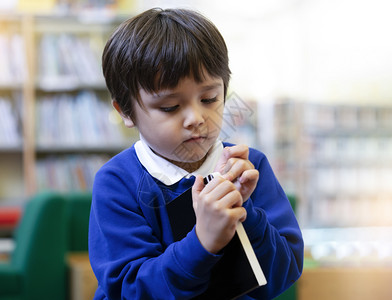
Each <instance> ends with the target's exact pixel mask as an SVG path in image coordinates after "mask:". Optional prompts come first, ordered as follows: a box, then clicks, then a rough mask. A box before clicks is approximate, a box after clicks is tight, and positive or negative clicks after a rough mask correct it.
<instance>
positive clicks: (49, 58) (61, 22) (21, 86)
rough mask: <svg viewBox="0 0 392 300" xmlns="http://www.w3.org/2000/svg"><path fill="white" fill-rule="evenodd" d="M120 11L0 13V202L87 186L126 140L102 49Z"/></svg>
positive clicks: (130, 138)
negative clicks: (113, 13)
mask: <svg viewBox="0 0 392 300" xmlns="http://www.w3.org/2000/svg"><path fill="white" fill-rule="evenodd" d="M123 20H125V18H123V17H121V16H110V17H106V18H98V19H97V18H91V16H89V18H88V19H86V18H84V17H83V15H77V14H75V15H69V14H68V15H38V14H9V15H5V14H0V113H1V115H2V118H1V121H0V164H1V169H0V205H2V204H8V203H10V204H17V203H22V202H24V200H25V199H26V198H27V197H29V196H30V195H32V194H34V193H36V192H38V191H41V190H45V189H54V190H59V191H70V190H72V191H73V190H89V189H91V186H92V181H93V176H94V174H95V172H96V170H97V169H98V168H99V167H100V166H101V165H102V164H103V163H104V162H105V161H107V160H108V159H109V158H110V157H111V156H113V155H114V154H116V153H118V152H120V151H121V150H122V149H125V148H126V147H129V146H130V145H131V144H132V142H133V141H134V140H136V137H137V132H136V131H131V132H130V131H129V130H126V129H125V128H124V127H123V125H122V123H121V119H119V117H118V116H117V114H116V113H115V111H114V110H113V109H112V108H111V105H110V98H109V97H110V96H109V93H108V92H107V90H106V86H105V83H104V78H103V76H102V71H101V53H102V50H103V47H104V44H105V43H106V40H107V38H108V36H109V34H110V33H111V32H112V30H113V29H114V28H115V27H116V26H117V25H118V24H120V22H122V21H123Z"/></svg>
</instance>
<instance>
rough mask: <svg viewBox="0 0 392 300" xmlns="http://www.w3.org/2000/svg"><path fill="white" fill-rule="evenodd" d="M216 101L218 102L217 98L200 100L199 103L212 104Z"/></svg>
mask: <svg viewBox="0 0 392 300" xmlns="http://www.w3.org/2000/svg"><path fill="white" fill-rule="evenodd" d="M216 101H218V98H217V97H214V98H210V99H202V100H201V102H203V103H205V104H209V103H214V102H216Z"/></svg>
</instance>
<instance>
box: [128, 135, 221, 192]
mask: <svg viewBox="0 0 392 300" xmlns="http://www.w3.org/2000/svg"><path fill="white" fill-rule="evenodd" d="M135 150H136V155H137V157H138V159H139V161H140V162H141V163H142V165H143V166H144V167H145V168H146V169H147V171H148V173H150V175H151V176H153V177H155V178H156V179H158V180H160V181H162V182H163V183H164V184H166V185H172V184H175V183H177V182H178V181H180V180H181V179H182V178H184V177H186V178H190V177H191V176H194V175H201V176H203V177H205V176H207V175H208V174H210V173H212V172H213V171H214V168H215V166H216V164H217V163H218V160H219V158H220V157H221V155H222V151H223V144H222V142H221V141H219V140H217V141H216V142H215V144H214V145H213V146H212V147H211V149H210V151H209V152H208V154H207V158H206V160H205V161H204V163H203V164H202V165H201V167H200V168H199V169H197V170H196V171H194V172H192V173H188V172H187V171H185V170H184V169H182V168H180V167H178V166H176V165H174V164H173V163H171V162H169V161H167V160H166V159H164V158H162V157H160V156H158V155H156V154H155V153H154V152H153V151H152V150H151V149H150V147H149V146H148V144H147V142H146V141H145V140H144V139H143V137H142V136H141V135H140V140H139V141H137V142H136V143H135Z"/></svg>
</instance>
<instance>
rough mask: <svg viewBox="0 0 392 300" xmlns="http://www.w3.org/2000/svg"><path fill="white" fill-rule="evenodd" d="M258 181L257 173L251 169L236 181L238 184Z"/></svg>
mask: <svg viewBox="0 0 392 300" xmlns="http://www.w3.org/2000/svg"><path fill="white" fill-rule="evenodd" d="M258 179H259V171H258V170H256V169H251V170H246V171H245V172H243V173H242V175H241V177H240V178H239V179H238V180H239V182H240V183H246V182H248V181H255V180H258Z"/></svg>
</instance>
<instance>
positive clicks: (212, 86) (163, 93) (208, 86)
mask: <svg viewBox="0 0 392 300" xmlns="http://www.w3.org/2000/svg"><path fill="white" fill-rule="evenodd" d="M222 86H223V83H221V82H215V83H212V84H206V85H205V86H202V88H201V91H202V92H203V93H204V92H208V91H210V90H213V89H216V88H220V87H222ZM178 95H180V93H176V92H172V91H171V90H163V91H159V92H157V93H153V97H154V98H156V99H157V98H168V97H177V96H178Z"/></svg>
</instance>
